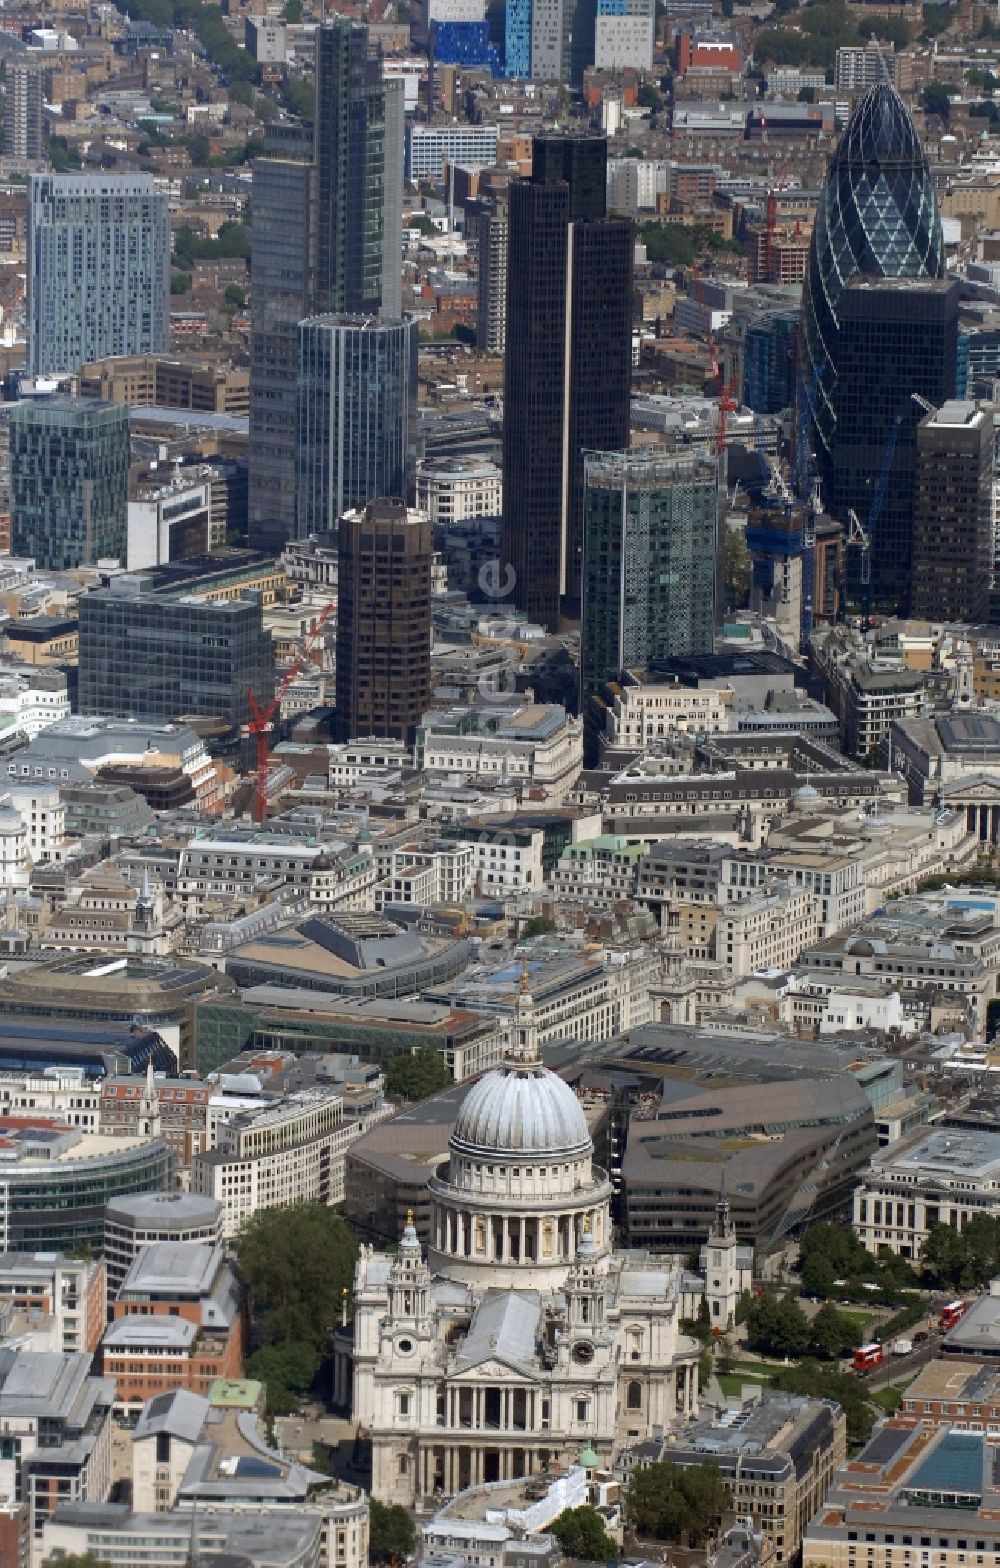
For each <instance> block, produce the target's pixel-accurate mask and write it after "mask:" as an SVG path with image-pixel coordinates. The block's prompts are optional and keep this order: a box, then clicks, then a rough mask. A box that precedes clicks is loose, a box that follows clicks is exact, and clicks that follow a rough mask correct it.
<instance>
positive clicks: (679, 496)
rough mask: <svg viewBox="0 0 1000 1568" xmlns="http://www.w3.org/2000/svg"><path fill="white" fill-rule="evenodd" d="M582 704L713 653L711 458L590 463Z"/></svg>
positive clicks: (621, 456) (714, 473)
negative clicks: (690, 656)
mask: <svg viewBox="0 0 1000 1568" xmlns="http://www.w3.org/2000/svg"><path fill="white" fill-rule="evenodd" d="M584 474H585V491H584V554H583V616H582V626H581V656H580V697H581V710H582V712H583V713H584V716H585V721H586V716H587V713H588V709H589V706H590V699H591V697H592V696H593V695H594V694H595V693H596V692H598V691H600V689H601V687H602V685H603V684H604V682H605V681H606V680H607V679H608V678H609V677H612V676H615V675H618V674H619V673H620V672H621V671H622V670H625V669H644V668H646V667H647V666H648V665H649V663H650V661H651V660H654V659H665V658H670V657H672V656H674V655H677V654H683V653H711V651H712V640H713V633H714V621H715V553H716V531H717V518H718V495H719V489H718V485H719V480H718V465H717V464H716V462H715V460H714V459H713V458H709V457H703V456H692V457H688V456H684V457H675V456H663V455H660V454H658V453H654V452H648V451H646V452H643V451H633V452H589V453H587V454H586V456H585V459H584Z"/></svg>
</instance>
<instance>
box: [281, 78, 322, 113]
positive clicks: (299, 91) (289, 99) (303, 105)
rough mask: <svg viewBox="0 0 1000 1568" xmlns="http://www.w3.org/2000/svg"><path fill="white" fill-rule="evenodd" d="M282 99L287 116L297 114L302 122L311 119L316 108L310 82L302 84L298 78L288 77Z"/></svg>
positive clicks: (314, 95) (313, 91)
mask: <svg viewBox="0 0 1000 1568" xmlns="http://www.w3.org/2000/svg"><path fill="white" fill-rule="evenodd" d="M284 99H285V108H286V109H287V110H288V112H289V114H297V115H298V116H299V117H300V119H303V120H311V119H312V117H313V113H314V111H315V108H316V92H315V89H314V88H313V85H312V83H311V82H302V81H300V80H299V79H298V77H295V76H290V77H289V78H288V80H287V82H286V83H285V91H284Z"/></svg>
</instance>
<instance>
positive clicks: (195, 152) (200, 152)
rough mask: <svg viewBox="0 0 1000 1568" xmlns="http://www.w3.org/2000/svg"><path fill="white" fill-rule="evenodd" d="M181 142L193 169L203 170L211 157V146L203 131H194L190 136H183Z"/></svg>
mask: <svg viewBox="0 0 1000 1568" xmlns="http://www.w3.org/2000/svg"><path fill="white" fill-rule="evenodd" d="M181 141H182V142H183V144H184V146H185V147H186V148H187V150H188V157H189V158H190V159H191V162H192V163H193V164H194V166H195V168H196V169H204V168H205V167H206V165H207V163H208V161H209V159H210V158H211V156H212V144H211V142H210V141H209V139H208V137H207V136H206V135H205V133H204V131H194V132H192V134H191V135H190V136H183V137H182V138H181Z"/></svg>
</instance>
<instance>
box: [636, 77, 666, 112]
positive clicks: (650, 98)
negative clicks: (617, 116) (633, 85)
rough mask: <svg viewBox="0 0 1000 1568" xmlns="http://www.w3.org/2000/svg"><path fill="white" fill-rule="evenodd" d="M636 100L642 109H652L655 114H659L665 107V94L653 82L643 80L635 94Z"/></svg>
mask: <svg viewBox="0 0 1000 1568" xmlns="http://www.w3.org/2000/svg"><path fill="white" fill-rule="evenodd" d="M635 101H636V103H637V104H638V105H639V108H640V109H652V111H653V113H654V114H659V112H660V110H661V109H662V108H663V95H662V93H661V92H660V90H659V88H658V87H657V86H655V84H654V83H653V82H643V84H642V86H641V87H640V88H639V91H638V92H637V93H636V95H635Z"/></svg>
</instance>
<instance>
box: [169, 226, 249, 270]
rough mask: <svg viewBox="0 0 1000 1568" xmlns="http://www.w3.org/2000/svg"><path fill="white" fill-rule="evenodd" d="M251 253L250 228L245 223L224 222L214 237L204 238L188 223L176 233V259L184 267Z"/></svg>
mask: <svg viewBox="0 0 1000 1568" xmlns="http://www.w3.org/2000/svg"><path fill="white" fill-rule="evenodd" d="M249 255H250V230H249V229H248V228H247V226H246V224H244V223H223V224H222V226H221V227H220V229H219V232H218V234H217V235H216V236H215V238H214V239H202V238H201V236H200V235H197V234H195V232H194V230H193V229H192V228H190V227H189V226H188V224H186V223H182V224H181V226H180V228H179V229H178V230H177V231H176V232H175V234H174V260H175V262H177V263H178V265H179V266H182V267H190V266H191V264H192V263H193V262H195V261H230V260H239V259H240V258H242V259H243V260H246V258H247V257H248V256H249Z"/></svg>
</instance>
